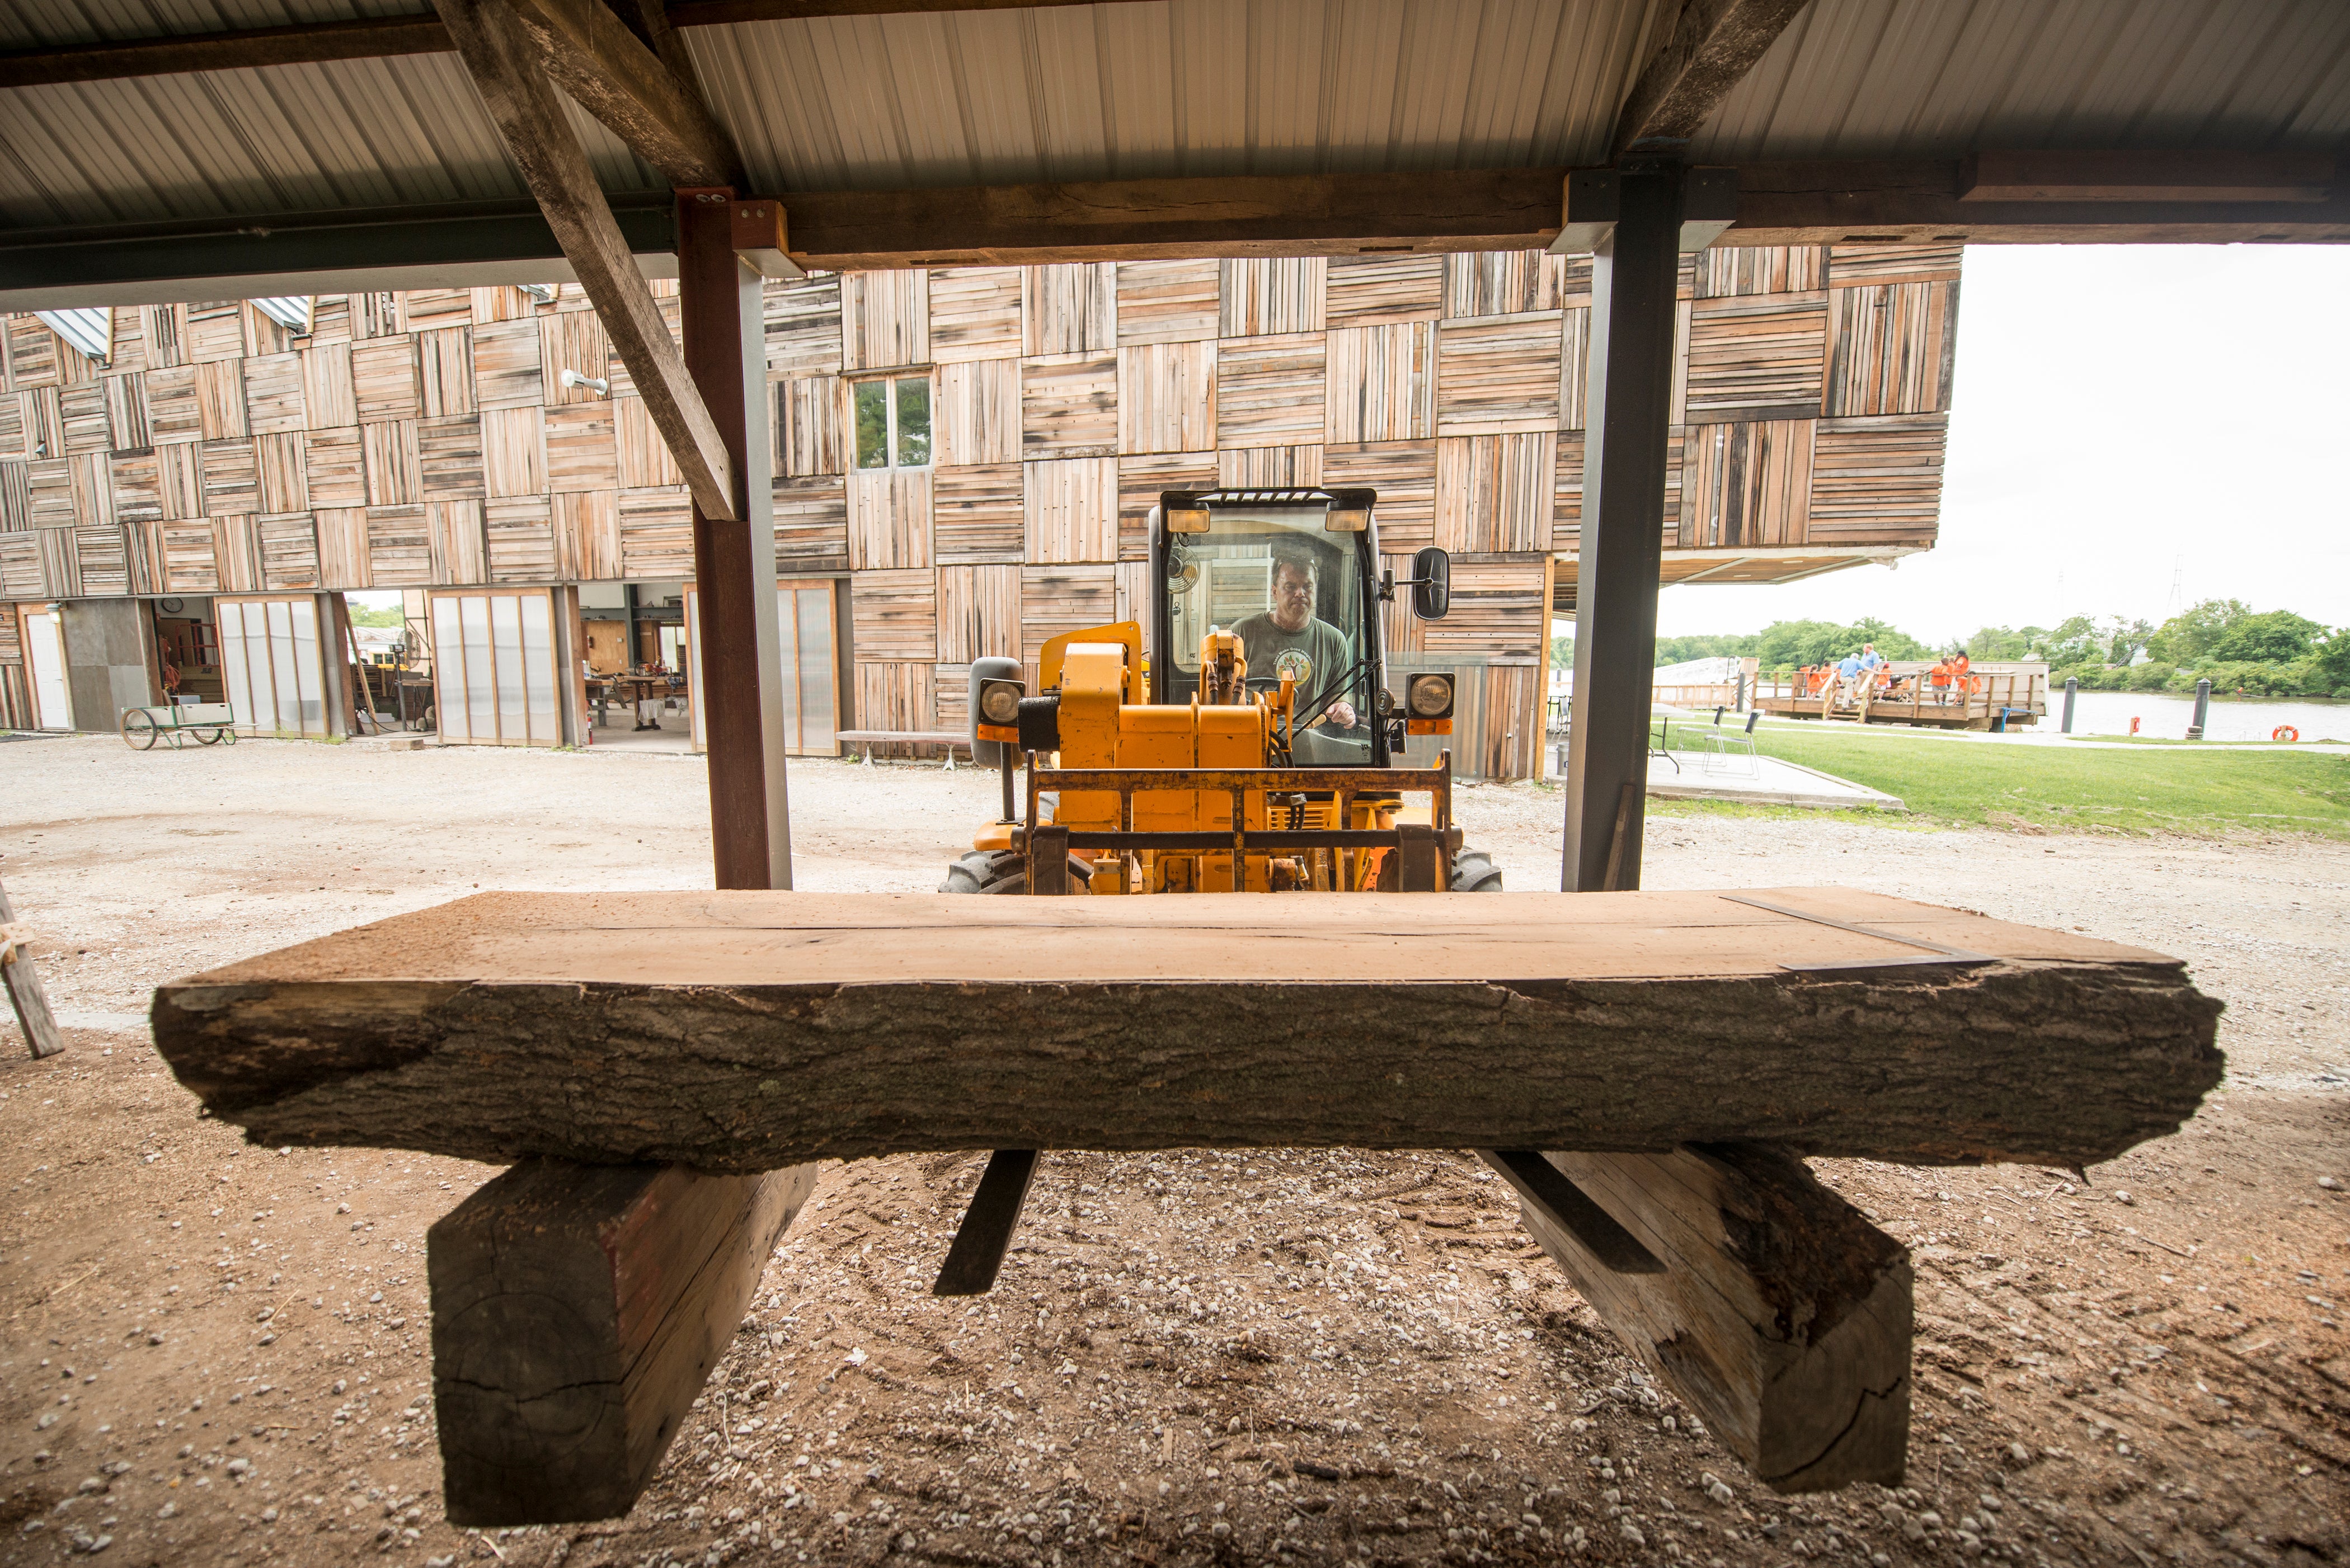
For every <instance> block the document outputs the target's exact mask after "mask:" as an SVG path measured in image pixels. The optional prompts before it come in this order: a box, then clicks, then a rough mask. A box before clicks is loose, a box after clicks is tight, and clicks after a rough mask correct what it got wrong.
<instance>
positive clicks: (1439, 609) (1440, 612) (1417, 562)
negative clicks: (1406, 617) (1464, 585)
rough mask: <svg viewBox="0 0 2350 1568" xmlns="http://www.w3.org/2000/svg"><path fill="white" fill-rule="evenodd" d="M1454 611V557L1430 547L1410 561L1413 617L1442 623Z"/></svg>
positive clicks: (1435, 547)
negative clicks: (1450, 611)
mask: <svg viewBox="0 0 2350 1568" xmlns="http://www.w3.org/2000/svg"><path fill="white" fill-rule="evenodd" d="M1451 607H1452V557H1451V556H1448V555H1446V554H1445V553H1444V552H1443V551H1442V550H1440V549H1439V548H1438V547H1437V546H1435V545H1430V546H1429V547H1428V548H1427V549H1425V550H1422V551H1420V552H1419V554H1418V555H1416V556H1412V558H1411V613H1412V614H1414V615H1416V616H1418V617H1419V618H1420V619H1422V620H1442V619H1443V618H1444V614H1445V612H1446V611H1447V610H1449V609H1451Z"/></svg>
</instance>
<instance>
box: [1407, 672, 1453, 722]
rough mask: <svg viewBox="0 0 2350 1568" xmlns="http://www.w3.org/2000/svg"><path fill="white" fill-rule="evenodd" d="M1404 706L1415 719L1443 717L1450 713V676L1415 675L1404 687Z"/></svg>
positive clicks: (1447, 716) (1449, 715)
mask: <svg viewBox="0 0 2350 1568" xmlns="http://www.w3.org/2000/svg"><path fill="white" fill-rule="evenodd" d="M1403 701H1404V706H1405V707H1406V708H1408V709H1409V710H1410V711H1411V716H1412V717H1413V718H1415V719H1444V718H1449V717H1451V713H1452V677H1451V676H1450V675H1415V676H1413V677H1412V678H1411V683H1410V684H1409V685H1408V686H1406V687H1405V688H1404V697H1403Z"/></svg>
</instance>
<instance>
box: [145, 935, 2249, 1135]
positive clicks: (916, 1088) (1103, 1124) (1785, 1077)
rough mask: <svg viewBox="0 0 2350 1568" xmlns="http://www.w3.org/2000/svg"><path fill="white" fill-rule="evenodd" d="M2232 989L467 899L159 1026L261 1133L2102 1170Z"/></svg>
mask: <svg viewBox="0 0 2350 1568" xmlns="http://www.w3.org/2000/svg"><path fill="white" fill-rule="evenodd" d="M1749 900H1753V901H1749ZM1763 905H1775V906H1778V908H1777V909H1772V908H1765V907H1762V906H1763ZM1782 911H1795V913H1788V912H1782ZM1834 922H1842V924H1841V925H1839V924H1836V923H1834ZM1847 926H1865V927H1867V928H1869V931H1870V932H1875V933H1882V934H1869V933H1868V932H1863V931H1856V930H1852V929H1845V927H1847ZM2218 1013H2219V1004H2218V1003H2217V1002H2213V1001H2211V1000H2210V999H2209V998H2207V997H2204V996H2202V995H2201V994H2200V993H2199V992H2196V991H2195V989H2194V988H2193V986H2192V985H2191V984H2190V983H2189V981H2188V979H2187V976H2186V974H2185V971H2184V968H2183V966H2182V965H2181V964H2179V963H2178V961H2176V960H2172V959H2168V958H2166V957H2163V956H2162V955H2160V954H2158V953H2152V952H2148V951H2146V950H2140V949H2135V948H2125V947H2119V946H2116V945H2114V944H2111V943H2106V942H2099V941H2095V940H2090V939H2088V938H2085V937H2082V936H2079V935H2075V934H2073V933H2068V932H2062V931H2049V930H2040V929H2032V928H2028V927H2022V926H2016V925H2011V924H2007V923H2004V922H2001V921H1996V920H1991V919H1986V918H1984V917H1982V916H1980V915H1974V914H1970V913H1968V912H1966V911H1962V910H1955V909H1939V908H1936V907H1934V906H1930V905H1925V904H1918V903H1912V902H1908V901H1907V900H1902V899H1897V898H1885V897H1882V896H1879V895H1874V894H1863V893H1855V892H1849V891H1845V890H1840V889H1826V888H1781V889H1764V890H1760V891H1750V892H1741V893H1734V894H1732V893H1703V892H1686V893H1647V892H1643V893H1608V894H1576V895H1565V894H1547V893H1511V894H1499V895H1481V896H1478V897H1476V898H1468V897H1452V896H1446V895H1435V896H1431V895H1384V896H1368V897H1366V896H1360V895H1343V894H1308V893H1299V894H1282V895H1277V896H1263V895H1247V894H1242V895H1204V896H1185V897H1165V898H1025V899H1022V898H1011V899H972V898H940V897H937V896H935V895H923V894H902V895H890V894H810V893H724V894H720V893H644V894H626V895H622V894H553V893H548V894H525V893H500V894H484V895H480V896H478V897H475V898H466V899H462V900H459V901H458V902H456V903H453V904H450V905H447V906H444V907H442V908H440V909H429V910H424V911H421V912H419V913H416V914H413V915H407V916H402V917H400V918H398V919H391V920H387V921H383V922H380V923H379V924H377V925H373V926H369V927H364V928H361V929H358V930H355V931H348V932H343V933H340V934H338V935H337V936H333V937H328V938H325V939H322V940H318V941H314V942H308V943H305V944H302V945H301V946H298V947H294V948H289V949H286V950H283V951H281V952H276V953H271V954H267V955H265V956H263V957H260V958H255V959H252V960H248V961H244V962H242V963H237V964H232V965H229V966H227V967H225V968H224V969H219V970H215V971H211V972H209V973H205V974H200V975H195V976H191V977H189V978H187V979H184V980H180V981H173V982H172V983H170V984H168V985H165V986H163V987H161V988H160V989H159V991H158V992H157V993H156V999H155V1005H154V1012H153V1017H154V1025H155V1035H156V1041H157V1044H158V1046H159V1048H160V1049H161V1051H162V1053H163V1054H164V1055H165V1057H166V1059H167V1060H168V1061H169V1062H170V1063H171V1064H172V1068H173V1070H174V1071H175V1072H176V1073H177V1074H178V1075H179V1076H180V1078H181V1081H182V1083H184V1084H185V1085H187V1086H188V1087H190V1088H191V1089H192V1090H193V1091H194V1092H195V1093H196V1094H198V1095H199V1096H201V1097H202V1098H203V1101H204V1102H205V1104H206V1105H207V1106H210V1107H211V1109H212V1110H213V1112H214V1113H215V1114H217V1115H219V1116H223V1117H224V1118H226V1119H228V1120H231V1121H233V1122H235V1123H237V1124H239V1125H240V1126H243V1127H245V1128H246V1129H247V1132H248V1135H249V1136H250V1137H253V1138H255V1139H256V1140H259V1141H263V1142H267V1143H274V1144H289V1143H302V1144H354V1145H366V1146H380V1147H403V1148H415V1149H419V1150H424V1151H428V1152H435V1153H442V1154H451V1155H456V1156H460V1157H463V1158H476V1159H488V1160H500V1161H508V1160H513V1159H517V1158H525V1157H528V1156H533V1155H544V1156H550V1157H555V1158H565V1159H572V1160H579V1161H584V1162H589V1163H610V1162H628V1161H652V1162H668V1161H676V1162H681V1163H684V1164H688V1165H692V1166H694V1167H697V1168H702V1169H707V1170H721V1171H736V1172H743V1171H752V1170H760V1169H767V1168H776V1167H781V1166H785V1165H793V1164H797V1163H800V1162H802V1161H804V1160H808V1159H814V1158H858V1157H862V1156H868V1155H879V1154H884V1153H891V1152H898V1151H905V1150H930V1149H962V1148H1119V1149H1128V1148H1158V1147H1191V1146H1225V1147H1296V1146H1338V1145H1347V1146H1354V1147H1380V1148H1413V1147H1486V1148H1492V1147H1502V1148H1527V1147H1537V1148H1578V1149H1602V1150H1617V1151H1626V1152H1632V1151H1662V1150H1665V1149H1669V1148H1671V1147H1675V1146H1676V1145H1679V1144H1681V1143H1685V1142H1721V1141H1736V1140H1758V1139H1759V1140H1769V1141H1773V1142H1779V1143H1783V1144H1786V1145H1789V1146H1791V1147H1794V1148H1796V1149H1799V1150H1802V1151H1804V1152H1808V1153H1816V1154H1831V1155H1847V1156H1859V1157H1865V1158H1883V1159H1898V1160H1909V1161H1917V1162H1929V1163H1930V1162H1938V1161H1951V1162H1962V1161H1970V1160H1985V1159H2019V1160H2033V1161H2042V1162H2049V1163H2061V1164H2087V1163H2091V1162H2095V1161H2098V1160H2103V1159H2107V1158H2112V1157H2113V1156H2115V1155H2116V1154H2119V1153H2120V1152H2121V1151H2123V1150H2124V1149H2126V1148H2128V1147H2131V1146H2133V1145H2134V1144H2137V1143H2138V1142H2141V1141H2144V1140H2145V1139H2147V1138H2149V1137H2158V1136H2160V1135H2162V1134H2164V1133H2167V1132H2168V1131H2170V1130H2172V1129H2174V1128H2175V1127H2178V1124H2179V1123H2180V1122H2181V1121H2183V1120H2184V1119H2185V1118H2186V1117H2187V1116H2189V1115H2191V1114H2192V1113H2193V1111H2194V1109H2195V1106H2196V1105H2197V1104H2198V1103H2199V1100H2200V1099H2201V1096H2202V1095H2203V1094H2204V1092H2205V1091H2206V1090H2208V1089H2210V1087H2211V1086H2212V1085H2214V1084H2215V1083H2216V1082H2217V1081H2218V1078H2219V1075H2220V1065H2221V1059H2220V1054H2219V1052H2218V1051H2217V1050H2216V1049H2215V1048H2214V1046H2213V1044H2212V1042H2213V1035H2214V1030H2215V1024H2216V1020H2217V1017H2218Z"/></svg>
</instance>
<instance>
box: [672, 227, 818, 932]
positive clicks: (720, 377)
mask: <svg viewBox="0 0 2350 1568" xmlns="http://www.w3.org/2000/svg"><path fill="white" fill-rule="evenodd" d="M731 198H732V192H724V191H681V192H678V198H677V259H678V279H679V287H678V294H679V305H680V316H681V325H682V326H683V327H684V332H685V343H684V349H685V368H686V372H687V374H689V375H691V377H692V378H693V384H694V387H695V389H697V390H698V391H700V392H701V394H702V402H703V403H704V404H705V405H706V406H707V407H708V408H709V410H710V416H711V418H712V420H713V421H716V423H717V425H718V431H719V434H720V436H721V437H722V438H723V440H724V441H725V443H726V451H727V454H728V456H729V457H730V458H731V459H732V460H733V467H734V479H735V484H736V487H737V490H738V493H737V495H736V497H735V507H736V510H737V511H738V512H739V513H740V514H741V519H740V520H739V521H737V520H733V519H725V518H712V517H709V516H706V515H704V514H703V513H702V508H701V507H699V506H696V507H695V508H694V509H693V573H694V581H695V583H696V585H697V590H698V593H699V596H700V601H701V620H702V626H701V635H702V649H701V664H702V737H703V739H704V741H705V742H706V743H707V745H708V747H709V763H710V839H711V853H712V859H713V861H714V862H715V864H716V871H717V885H718V886H719V887H721V888H788V887H790V886H791V885H792V853H791V822H790V817H789V815H788V813H787V812H786V810H785V794H784V737H783V691H782V672H783V664H782V650H781V649H780V647H779V646H778V642H777V639H778V635H779V627H778V625H777V621H776V618H775V499H774V493H773V491H772V490H771V488H770V486H769V483H768V479H767V470H768V466H769V464H768V442H769V440H770V437H769V434H768V431H767V415H766V364H765V358H764V343H763V337H762V334H763V332H764V326H763V323H762V320H761V312H760V302H759V278H758V275H757V274H755V273H754V272H753V271H751V269H750V268H748V267H746V266H744V265H743V264H742V262H741V261H739V260H738V259H737V258H736V256H735V254H734V231H733V211H732V204H731Z"/></svg>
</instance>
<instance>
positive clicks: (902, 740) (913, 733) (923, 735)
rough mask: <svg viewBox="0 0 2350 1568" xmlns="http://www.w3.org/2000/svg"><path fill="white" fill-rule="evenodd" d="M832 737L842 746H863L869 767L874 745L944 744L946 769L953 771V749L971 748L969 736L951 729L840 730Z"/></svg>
mask: <svg viewBox="0 0 2350 1568" xmlns="http://www.w3.org/2000/svg"><path fill="white" fill-rule="evenodd" d="M833 739H834V740H836V741H838V742H840V743H841V744H842V745H844V746H862V747H864V748H865V762H866V764H867V765H868V767H869V766H871V765H872V762H873V748H874V747H876V746H944V747H945V748H946V752H947V761H946V771H947V772H948V773H952V772H954V749H955V748H956V747H957V746H961V747H962V749H963V750H964V751H965V752H968V751H970V750H971V737H970V736H969V735H959V734H957V733H955V732H953V731H952V730H840V731H837V732H834V735H833Z"/></svg>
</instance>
